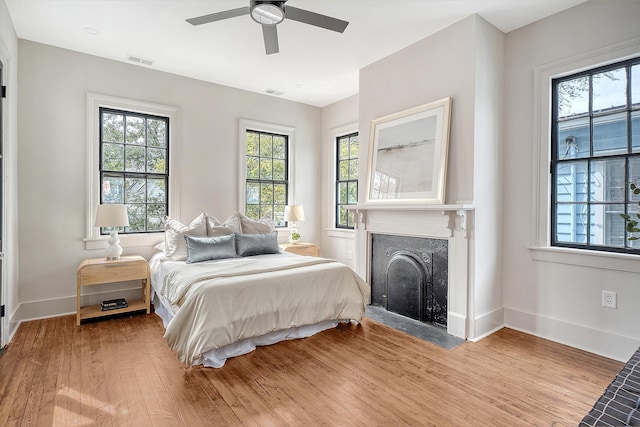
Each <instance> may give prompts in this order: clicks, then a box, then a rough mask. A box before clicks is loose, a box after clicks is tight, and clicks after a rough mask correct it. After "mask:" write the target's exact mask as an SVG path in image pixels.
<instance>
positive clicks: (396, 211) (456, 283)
mask: <svg viewBox="0 0 640 427" xmlns="http://www.w3.org/2000/svg"><path fill="white" fill-rule="evenodd" d="M349 208H350V209H351V210H353V211H354V213H355V215H356V272H357V273H358V274H359V275H360V276H361V277H364V278H366V280H367V282H368V283H371V265H370V263H371V236H372V235H373V234H391V235H398V236H410V237H426V238H432V239H446V240H447V241H448V246H449V288H448V296H447V332H448V333H449V334H451V335H454V336H456V337H459V338H463V339H466V338H468V337H469V321H468V318H469V313H470V312H471V310H470V309H471V308H472V307H469V304H468V301H469V298H468V296H469V277H470V274H469V273H470V272H469V268H470V266H469V265H470V263H469V254H470V249H471V243H470V241H469V236H470V232H469V226H470V224H471V223H472V221H470V217H471V216H472V215H473V211H474V208H473V207H472V206H470V205H462V204H461V205H401V206H400V205H393V204H388V205H387V204H371V205H369V204H367V205H357V206H350V207H349Z"/></svg>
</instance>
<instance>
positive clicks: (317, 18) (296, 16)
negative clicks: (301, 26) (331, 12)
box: [284, 6, 349, 33]
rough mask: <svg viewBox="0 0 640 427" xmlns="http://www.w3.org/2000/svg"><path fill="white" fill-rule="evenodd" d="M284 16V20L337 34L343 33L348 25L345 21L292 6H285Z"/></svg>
mask: <svg viewBox="0 0 640 427" xmlns="http://www.w3.org/2000/svg"><path fill="white" fill-rule="evenodd" d="M284 15H285V18H286V19H291V20H293V21H298V22H304V23H305V24H309V25H315V26H316V27H321V28H326V29H327V30H331V31H337V32H339V33H342V32H344V30H345V29H346V28H347V25H349V23H348V22H347V21H343V20H341V19H336V18H332V17H330V16H327V15H321V14H319V13H315V12H311V11H308V10H304V9H298V8H297V7H292V6H285V9H284Z"/></svg>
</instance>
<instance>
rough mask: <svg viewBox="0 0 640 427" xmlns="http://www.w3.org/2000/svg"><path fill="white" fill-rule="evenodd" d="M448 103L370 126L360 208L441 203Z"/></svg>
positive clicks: (420, 108)
mask: <svg viewBox="0 0 640 427" xmlns="http://www.w3.org/2000/svg"><path fill="white" fill-rule="evenodd" d="M450 116H451V98H444V99H440V100H438V101H434V102H430V103H428V104H424V105H419V106H417V107H414V108H411V109H408V110H405V111H401V112H399V113H395V114H391V115H388V116H385V117H381V118H379V119H375V120H373V121H372V122H371V133H370V138H371V140H370V143H369V164H368V169H367V192H366V200H365V203H375V204H425V203H428V204H444V193H445V179H446V176H447V155H448V150H449V126H450Z"/></svg>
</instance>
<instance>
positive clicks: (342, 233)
mask: <svg viewBox="0 0 640 427" xmlns="http://www.w3.org/2000/svg"><path fill="white" fill-rule="evenodd" d="M326 230H327V235H328V236H329V237H340V238H342V239H352V240H353V239H355V236H356V231H355V230H345V229H343V228H327V229H326Z"/></svg>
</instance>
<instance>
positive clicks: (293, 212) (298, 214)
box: [284, 205, 304, 221]
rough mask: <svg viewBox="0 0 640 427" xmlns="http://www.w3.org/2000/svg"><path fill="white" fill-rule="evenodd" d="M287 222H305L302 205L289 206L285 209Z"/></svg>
mask: <svg viewBox="0 0 640 427" xmlns="http://www.w3.org/2000/svg"><path fill="white" fill-rule="evenodd" d="M284 220H285V221H304V209H303V208H302V205H289V206H285V208H284Z"/></svg>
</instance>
